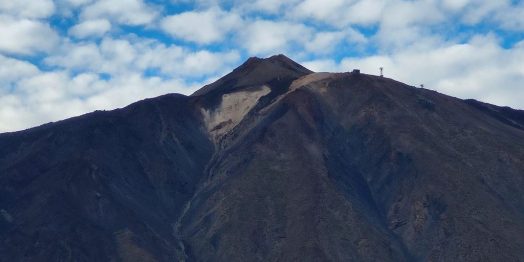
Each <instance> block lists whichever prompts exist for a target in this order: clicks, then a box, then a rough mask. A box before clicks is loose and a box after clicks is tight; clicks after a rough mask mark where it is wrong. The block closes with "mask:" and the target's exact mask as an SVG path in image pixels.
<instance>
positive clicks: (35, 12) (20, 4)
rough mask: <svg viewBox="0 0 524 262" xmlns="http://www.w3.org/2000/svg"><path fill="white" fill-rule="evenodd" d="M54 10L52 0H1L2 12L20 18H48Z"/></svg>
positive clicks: (0, 10)
mask: <svg viewBox="0 0 524 262" xmlns="http://www.w3.org/2000/svg"><path fill="white" fill-rule="evenodd" d="M54 11H55V5H54V3H53V1H52V0H38V1H34V0H0V13H6V14H10V15H12V16H16V17H20V18H46V17H49V16H51V15H52V14H53V13H54Z"/></svg>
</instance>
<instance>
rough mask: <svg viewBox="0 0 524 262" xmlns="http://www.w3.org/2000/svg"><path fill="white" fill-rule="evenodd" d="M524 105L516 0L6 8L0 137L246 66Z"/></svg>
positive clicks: (83, 2) (268, 0)
mask: <svg viewBox="0 0 524 262" xmlns="http://www.w3.org/2000/svg"><path fill="white" fill-rule="evenodd" d="M278 53H284V54H286V55H287V56H289V57H291V58H292V59H294V60H295V61H297V62H299V63H302V64H303V65H305V66H306V67H308V68H310V69H312V70H315V71H348V70H351V69H353V68H360V69H361V70H362V71H364V72H366V73H370V74H378V68H379V67H384V68H385V75H386V76H387V77H391V78H395V79H397V80H400V81H402V82H405V83H408V84H412V85H417V86H418V85H420V84H424V86H425V87H426V88H429V89H434V90H437V91H439V92H442V93H445V94H448V95H453V96H457V97H460V98H475V99H479V100H482V101H486V102H490V103H494V104H497V105H508V106H511V107H514V108H520V109H524V63H523V61H524V3H523V2H522V1H515V0H513V1H511V0H499V1H488V0H484V1H483V0H441V1H437V0H419V1H417V0H410V1H405V0H382V1H380V0H289V1H277V0H253V1H241V0H196V1H189V0H170V1H169V0H164V1H162V0H150V1H147V0H39V1H34V0H17V1H14V0H0V132H4V131H14V130H20V129H24V128H28V127H32V126H35V125H39V124H43V123H46V122H50V121H57V120H60V119H64V118H67V117H71V116H75V115H80V114H83V113H87V112H91V111H94V110H97V109H114V108H118V107H123V106H125V105H127V104H129V103H132V102H134V101H137V100H140V99H143V98H147V97H154V96H158V95H162V94H165V93H173V92H176V93H183V94H190V93H192V92H193V91H195V90H196V89H198V88H199V87H201V86H202V85H204V84H206V83H209V82H211V81H214V80H215V79H217V78H218V77H220V76H222V75H224V74H226V73H227V72H229V71H231V70H232V69H233V68H235V67H236V66H238V65H239V64H241V63H242V62H243V61H244V60H246V59H247V58H248V57H250V56H259V57H267V56H271V55H273V54H278Z"/></svg>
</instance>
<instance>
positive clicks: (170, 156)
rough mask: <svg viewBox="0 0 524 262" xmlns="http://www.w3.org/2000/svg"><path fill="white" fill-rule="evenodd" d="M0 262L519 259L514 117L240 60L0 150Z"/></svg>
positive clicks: (523, 222)
mask: <svg viewBox="0 0 524 262" xmlns="http://www.w3.org/2000/svg"><path fill="white" fill-rule="evenodd" d="M0 254H2V256H1V257H0V261H72V260H76V261H520V260H523V259H524V112H522V111H519V110H513V109H510V108H502V107H497V106H494V105H489V104H485V103H482V102H478V101H474V100H461V99H457V98H453V97H449V96H446V95H443V94H439V93H437V92H434V91H430V90H426V89H420V88H415V87H412V86H408V85H405V84H403V83H400V82H397V81H394V80H391V79H388V78H384V77H379V76H373V75H367V74H360V73H358V72H354V73H349V72H346V73H314V72H311V71H310V70H308V69H306V68H304V67H302V66H300V65H299V64H297V63H296V62H293V61H292V60H290V59H289V58H287V57H285V56H283V55H278V56H273V57H270V58H267V59H260V58H250V59H249V60H247V61H246V62H245V63H244V64H243V65H241V66H240V67H239V68H237V69H235V70H234V71H233V72H231V73H230V74H228V75H226V76H224V77H223V78H221V79H219V80H218V81H216V82H215V83H212V84H210V85H207V86H205V87H203V88H202V89H200V90H198V91H197V92H195V93H194V94H193V95H191V96H183V95H178V94H169V95H164V96H161V97H157V98H153V99H147V100H143V101H140V102H137V103H134V104H132V105H129V106H128V107H126V108H123V109H118V110H114V111H109V112H94V113H91V114H87V115H84V116H80V117H76V118H72V119H68V120H64V121H61V122H57V123H53V124H48V125H44V126H41V127H37V128H33V129H29V130H25V131H21V132H15V133H5V134H0Z"/></svg>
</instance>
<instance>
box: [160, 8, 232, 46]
mask: <svg viewBox="0 0 524 262" xmlns="http://www.w3.org/2000/svg"><path fill="white" fill-rule="evenodd" d="M241 24H242V19H241V18H240V16H238V15H237V14H235V13H228V12H225V11H222V10H220V9H217V8H213V9H208V10H206V11H201V12H199V11H190V12H184V13H181V14H177V15H172V16H168V17H166V18H164V19H163V20H162V22H161V26H162V29H163V30H164V31H166V32H167V33H169V34H170V35H172V36H174V37H176V38H181V39H184V40H186V41H191V42H195V43H199V44H210V43H214V42H218V41H222V40H223V39H224V38H225V37H226V36H227V35H228V34H229V33H230V32H231V31H232V30H233V29H236V28H238V27H239V26H240V25H241Z"/></svg>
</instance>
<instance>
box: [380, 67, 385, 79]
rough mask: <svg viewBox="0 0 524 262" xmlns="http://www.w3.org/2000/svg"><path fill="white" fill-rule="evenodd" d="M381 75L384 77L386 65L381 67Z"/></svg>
mask: <svg viewBox="0 0 524 262" xmlns="http://www.w3.org/2000/svg"><path fill="white" fill-rule="evenodd" d="M380 77H384V67H380Z"/></svg>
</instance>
